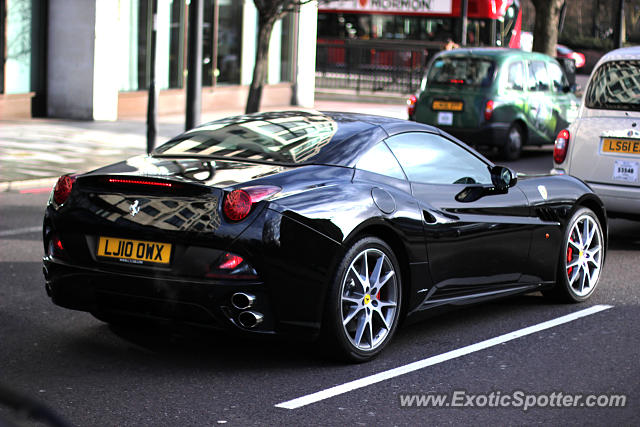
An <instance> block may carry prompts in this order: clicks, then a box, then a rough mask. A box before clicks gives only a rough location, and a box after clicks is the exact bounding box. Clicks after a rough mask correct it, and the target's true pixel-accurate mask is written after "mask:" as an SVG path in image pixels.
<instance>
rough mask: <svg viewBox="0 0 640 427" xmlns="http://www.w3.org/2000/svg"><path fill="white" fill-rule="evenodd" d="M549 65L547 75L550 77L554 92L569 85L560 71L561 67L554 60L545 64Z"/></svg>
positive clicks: (560, 90)
mask: <svg viewBox="0 0 640 427" xmlns="http://www.w3.org/2000/svg"><path fill="white" fill-rule="evenodd" d="M547 67H549V77H551V84H552V85H553V88H552V89H553V91H554V92H562V91H563V89H564V88H565V87H566V86H568V85H569V82H568V81H567V78H566V77H565V75H564V73H563V72H562V68H560V66H559V65H558V64H556V63H555V62H549V63H548V64H547Z"/></svg>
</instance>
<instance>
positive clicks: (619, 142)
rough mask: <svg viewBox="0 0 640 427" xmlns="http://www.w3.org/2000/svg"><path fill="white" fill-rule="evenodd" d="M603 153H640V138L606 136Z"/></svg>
mask: <svg viewBox="0 0 640 427" xmlns="http://www.w3.org/2000/svg"><path fill="white" fill-rule="evenodd" d="M602 152H603V153H616V154H640V139H623V138H604V140H603V141H602Z"/></svg>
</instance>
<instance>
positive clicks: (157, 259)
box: [97, 236, 171, 264]
mask: <svg viewBox="0 0 640 427" xmlns="http://www.w3.org/2000/svg"><path fill="white" fill-rule="evenodd" d="M97 255H98V256H99V257H106V258H115V259H117V260H118V261H121V262H126V263H129V264H146V263H155V264H169V262H170V261H171V244H170V243H159V242H148V241H144V240H131V239H119V238H116V237H102V236H101V237H100V239H99V240H98V251H97Z"/></svg>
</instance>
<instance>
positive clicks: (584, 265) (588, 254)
mask: <svg viewBox="0 0 640 427" xmlns="http://www.w3.org/2000/svg"><path fill="white" fill-rule="evenodd" d="M602 254H603V248H602V232H601V231H600V227H599V225H598V223H597V222H596V221H595V220H594V219H593V218H592V217H591V216H590V215H587V214H584V215H581V216H580V217H578V219H577V220H576V221H575V222H574V223H573V227H572V228H571V232H570V233H569V240H568V241H567V253H566V258H565V273H566V275H567V283H569V288H570V290H571V291H572V292H573V293H574V294H575V295H576V296H578V297H584V296H586V295H588V294H590V293H591V292H592V291H593V290H594V289H595V286H596V284H597V283H598V278H599V276H600V269H601V267H602Z"/></svg>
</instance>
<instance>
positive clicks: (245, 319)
mask: <svg viewBox="0 0 640 427" xmlns="http://www.w3.org/2000/svg"><path fill="white" fill-rule="evenodd" d="M263 319H264V316H263V315H262V313H258V312H257V311H243V312H242V313H240V314H239V315H238V323H240V326H242V327H243V328H247V329H251V328H255V327H256V326H258V325H259V324H260V323H262V320H263Z"/></svg>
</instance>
